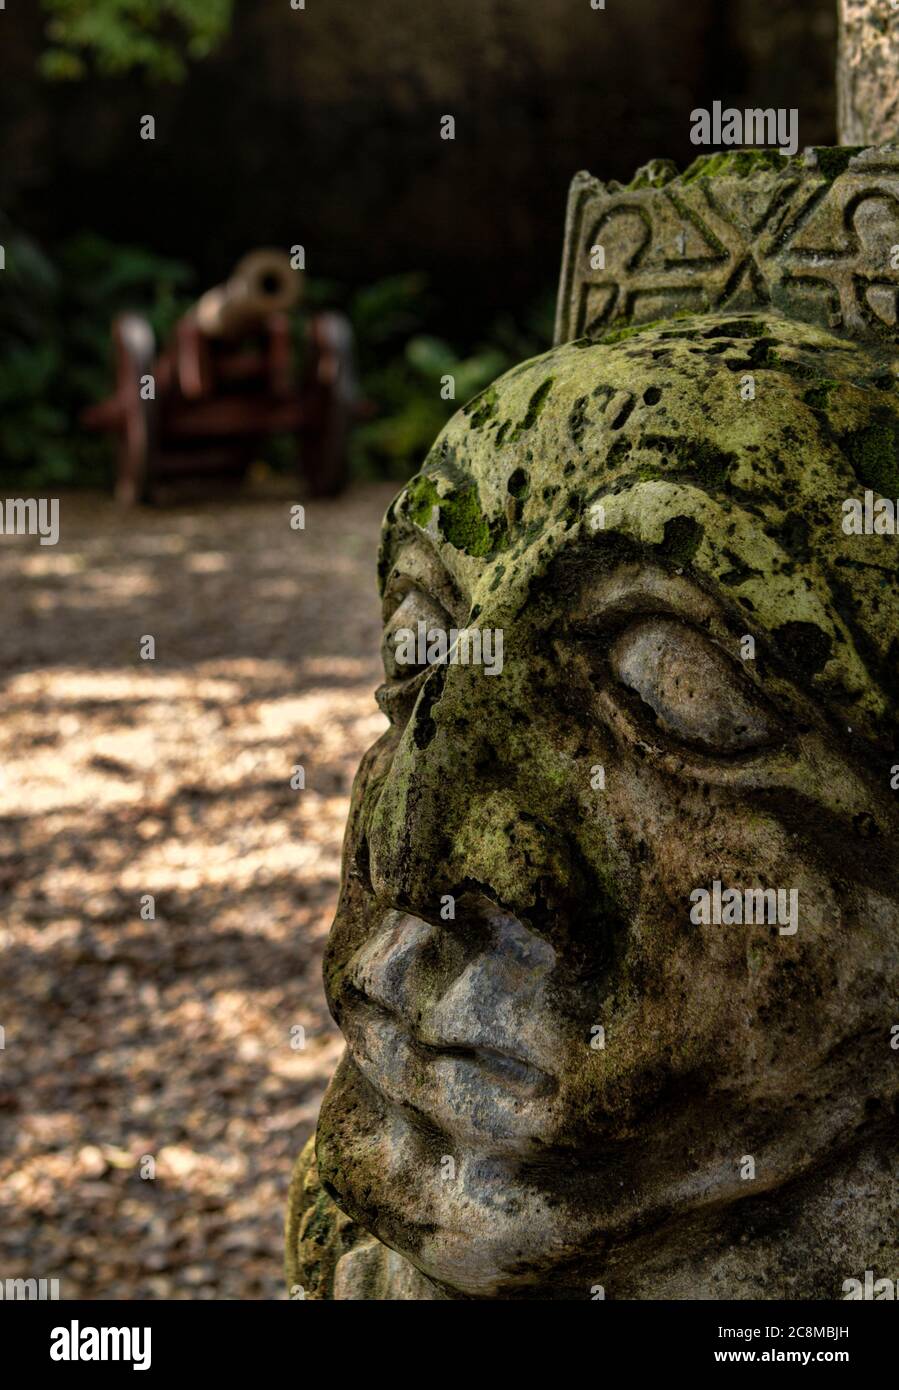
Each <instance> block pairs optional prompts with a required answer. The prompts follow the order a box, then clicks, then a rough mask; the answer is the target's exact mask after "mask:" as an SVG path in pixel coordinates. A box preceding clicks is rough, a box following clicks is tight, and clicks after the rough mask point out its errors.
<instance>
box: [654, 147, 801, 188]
mask: <svg viewBox="0 0 899 1390" xmlns="http://www.w3.org/2000/svg"><path fill="white" fill-rule="evenodd" d="M788 163H789V159H788V158H787V157H786V155H782V154H780V153H779V152H778V151H777V150H757V149H752V150H728V151H724V150H722V151H720V152H719V153H717V154H701V155H700V156H699V158H698V159H694V161H693V163H692V164H691V165H690V167H689V168H688V169H685V170H684V172H683V174H681V177H680V182H681V183H694V182H695V181H696V180H697V179H710V178H725V177H731V178H733V177H736V178H746V177H748V176H749V175H750V174H754V173H757V172H758V170H760V169H774V170H777V169H783V168H784V166H785V165H786V164H788Z"/></svg>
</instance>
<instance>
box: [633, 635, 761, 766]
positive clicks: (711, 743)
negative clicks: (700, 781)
mask: <svg viewBox="0 0 899 1390" xmlns="http://www.w3.org/2000/svg"><path fill="white" fill-rule="evenodd" d="M610 657H611V663H612V669H613V671H614V673H615V675H616V676H617V678H618V680H619V681H621V683H622V684H623V685H625V686H627V687H628V689H629V690H632V691H634V692H636V694H637V695H639V697H640V699H641V700H642V702H643V704H644V705H645V706H647V707H648V710H649V711H651V717H652V718H653V720H654V723H655V725H656V726H657V727H658V728H659V729H661V730H662V731H663V732H664V733H666V734H668V735H670V736H672V737H674V738H676V739H679V740H681V741H683V742H684V743H688V744H692V745H694V746H698V747H700V748H702V749H705V750H708V751H714V752H719V753H744V752H747V751H748V750H749V749H753V748H759V747H761V746H762V745H764V744H767V743H771V742H772V741H773V740H775V739H776V738H777V737H778V734H779V732H780V727H779V724H778V721H777V719H776V717H775V715H774V714H773V712H772V711H771V710H770V709H768V708H767V706H766V704H765V703H764V702H763V700H762V698H761V697H760V696H759V695H758V694H757V692H756V691H755V690H753V689H752V687H751V686H750V684H749V681H748V680H747V679H746V677H745V676H744V675H743V673H742V672H741V671H740V670H739V668H738V667H737V666H736V665H735V664H734V662H733V661H731V660H730V658H729V657H727V656H726V655H725V654H724V652H722V651H721V650H720V648H718V647H716V646H715V645H714V644H713V643H712V642H710V641H709V639H708V638H706V637H704V636H703V635H702V633H700V632H698V631H697V630H696V629H695V628H693V627H690V626H688V625H687V624H685V623H681V622H678V621H677V619H675V618H668V617H651V618H642V619H640V620H639V621H637V622H635V623H632V624H631V626H630V627H628V628H626V629H625V631H624V632H622V633H621V634H620V635H619V636H618V637H617V638H616V640H615V641H614V643H613V644H612V648H611V653H610Z"/></svg>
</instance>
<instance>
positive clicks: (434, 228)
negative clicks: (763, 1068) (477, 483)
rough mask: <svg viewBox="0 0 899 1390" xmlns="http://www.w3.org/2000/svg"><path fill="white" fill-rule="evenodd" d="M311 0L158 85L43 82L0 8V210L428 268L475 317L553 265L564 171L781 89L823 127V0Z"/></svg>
mask: <svg viewBox="0 0 899 1390" xmlns="http://www.w3.org/2000/svg"><path fill="white" fill-rule="evenodd" d="M307 4H308V8H307V9H306V10H305V11H293V10H291V8H290V6H289V5H288V3H287V0H252V3H250V0H238V3H237V21H236V24H235V28H234V32H233V34H232V36H231V38H230V40H229V41H228V43H227V45H226V46H225V47H224V48H223V49H222V50H221V51H220V52H219V53H218V54H217V55H216V56H215V57H214V58H212V59H209V60H207V61H205V62H204V63H202V64H198V65H196V66H195V67H194V68H193V69H192V71H191V75H190V78H189V80H188V81H187V82H186V83H185V84H184V85H183V86H182V87H168V88H166V87H162V88H153V89H148V88H146V87H145V86H144V85H143V84H142V83H141V82H140V81H139V80H137V79H135V78H129V79H127V80H116V81H109V80H106V81H98V80H90V81H88V82H87V83H84V84H81V85H73V86H62V87H48V86H47V84H46V83H43V82H42V81H41V80H40V79H38V78H37V77H36V76H35V74H34V63H35V57H36V54H37V52H38V51H39V46H40V24H41V21H40V16H39V14H38V13H37V7H36V5H34V4H31V5H29V6H28V10H27V12H25V9H24V7H21V8H20V7H19V6H18V5H17V4H13V5H11V6H10V7H9V8H8V9H7V11H6V15H5V17H4V19H3V44H2V48H0V125H2V130H3V132H4V134H3V145H4V160H3V167H2V174H0V200H2V205H3V206H4V207H5V208H6V209H7V210H9V211H11V212H12V213H13V214H14V215H15V216H17V217H18V218H19V219H20V220H21V221H22V222H23V223H25V225H27V226H28V227H29V228H30V229H31V230H33V231H35V232H37V233H38V234H39V235H41V236H42V237H44V238H45V239H46V240H48V241H50V242H51V243H52V241H53V240H55V239H57V238H62V237H64V236H66V235H68V234H70V233H71V232H73V231H77V230H79V229H83V228H85V227H90V228H91V229H93V230H97V231H101V232H103V233H104V234H105V235H108V236H111V237H113V238H117V239H131V240H136V241H140V242H143V243H146V244H150V245H152V246H154V247H155V248H156V249H158V250H161V251H168V252H173V253H176V254H178V255H180V256H183V257H185V258H187V259H189V260H190V261H192V262H193V263H195V264H196V265H197V267H198V269H199V271H200V274H201V275H202V276H203V277H204V278H210V277H213V276H218V275H219V274H221V273H223V272H225V271H227V269H228V268H229V267H230V265H231V263H232V262H233V261H234V259H235V257H236V256H237V255H238V254H240V253H241V252H242V251H243V250H244V249H245V248H246V247H247V246H249V245H253V244H258V243H261V242H275V243H287V244H290V243H293V242H302V243H303V244H304V245H305V246H306V248H307V258H308V259H307V265H308V268H309V270H310V272H311V273H318V274H323V275H327V276H332V277H336V278H339V279H341V280H346V281H351V282H357V283H359V282H364V281H368V280H371V279H374V278H376V277H378V276H380V275H384V274H389V273H391V272H393V271H397V270H406V269H425V270H428V271H430V272H431V274H432V275H433V277H434V280H435V282H436V283H437V285H438V288H439V287H441V286H442V287H444V288H445V289H446V290H447V293H448V294H449V295H453V294H456V293H457V292H458V291H460V290H462V289H464V290H465V291H466V294H465V303H466V304H467V306H468V308H469V310H470V312H472V313H473V314H475V315H479V314H481V313H484V312H486V311H488V310H489V309H490V308H491V307H496V306H498V305H510V304H514V303H516V302H518V301H519V300H521V299H523V298H525V297H528V296H531V297H532V295H533V292H534V291H535V290H536V289H538V288H541V287H544V286H546V285H547V284H551V283H552V282H553V280H554V278H555V276H556V274H557V271H558V262H559V256H560V252H561V238H562V218H563V208H564V200H565V192H566V188H567V185H568V182H569V180H570V178H571V175H572V174H573V173H574V172H575V171H576V170H577V169H581V168H588V169H589V170H590V171H591V172H592V173H595V174H597V175H598V176H600V177H622V178H625V177H627V176H628V175H629V174H630V172H631V171H632V170H633V169H634V168H635V167H636V166H637V165H639V164H640V163H642V162H644V161H645V160H646V159H648V158H650V157H652V156H655V155H657V156H669V157H672V158H674V159H675V160H677V161H678V162H679V163H681V164H683V163H685V162H687V161H689V160H690V159H691V158H692V157H693V155H694V154H695V153H696V151H695V150H694V149H693V147H692V146H691V145H690V143H689V128H690V123H689V113H690V110H691V109H692V107H693V106H695V105H703V106H706V105H709V104H710V103H711V102H712V101H713V100H715V99H716V98H720V99H722V100H725V101H732V102H734V103H735V104H739V105H746V104H751V105H784V106H797V107H798V108H799V111H800V122H801V124H800V132H801V141H802V143H803V144H806V143H819V142H824V141H829V140H831V139H833V130H834V83H833V67H834V61H835V17H834V13H833V10H834V6H833V4H832V0H802V3H796V0H726V3H725V2H724V0H691V3H685V2H684V0H607V8H606V10H605V11H594V10H592V9H591V8H590V4H589V0H374V3H365V4H362V3H360V0H327V3H324V0H307ZM144 112H153V113H154V114H155V115H156V117H157V128H158V135H157V140H156V142H155V144H149V143H146V142H142V141H141V140H140V139H139V138H138V124H139V117H140V115H141V114H142V113H144ZM445 113H450V114H452V115H453V116H455V118H456V140H455V142H452V143H451V142H445V141H442V140H441V139H440V138H439V122H440V117H441V116H442V115H443V114H445Z"/></svg>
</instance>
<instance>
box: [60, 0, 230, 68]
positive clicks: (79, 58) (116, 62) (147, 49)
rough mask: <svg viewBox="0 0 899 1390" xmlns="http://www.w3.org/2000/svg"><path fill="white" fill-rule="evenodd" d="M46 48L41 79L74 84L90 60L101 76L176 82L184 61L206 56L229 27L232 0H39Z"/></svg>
mask: <svg viewBox="0 0 899 1390" xmlns="http://www.w3.org/2000/svg"><path fill="white" fill-rule="evenodd" d="M41 4H42V5H43V8H44V10H45V11H46V13H47V16H48V20H47V26H46V32H47V38H48V39H49V41H50V47H49V48H48V49H47V50H46V52H45V53H44V54H43V55H42V57H41V60H40V69H41V72H42V73H43V75H44V76H45V77H47V78H50V79H51V80H55V81H73V80H74V81H77V80H78V79H79V78H82V77H85V76H86V75H87V73H88V72H89V71H90V66H91V62H92V63H93V65H94V68H95V69H96V71H97V72H99V73H100V74H101V75H103V76H113V77H114V76H121V75H122V74H123V73H127V72H133V71H142V72H144V73H145V74H146V75H147V76H148V77H149V78H151V79H153V80H156V81H161V82H180V81H182V80H183V78H184V77H185V75H186V72H187V60H190V59H199V58H205V57H206V55H207V54H209V53H211V52H212V51H213V50H214V49H215V48H216V47H217V46H218V44H219V43H220V42H221V41H222V39H223V38H224V37H225V35H226V34H227V33H228V30H229V28H230V25H231V15H232V9H233V0H41Z"/></svg>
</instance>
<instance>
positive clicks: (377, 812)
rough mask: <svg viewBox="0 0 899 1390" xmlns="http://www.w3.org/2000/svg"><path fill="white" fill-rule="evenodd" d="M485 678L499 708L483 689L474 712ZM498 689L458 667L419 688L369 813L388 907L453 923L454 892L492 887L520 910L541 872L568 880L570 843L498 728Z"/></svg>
mask: <svg viewBox="0 0 899 1390" xmlns="http://www.w3.org/2000/svg"><path fill="white" fill-rule="evenodd" d="M485 679H486V680H488V684H489V685H493V690H492V691H490V695H491V696H492V697H493V698H494V700H495V708H494V710H493V711H492V714H491V712H490V711H489V710H485V707H484V703H483V702H484V699H485V698H486V697H485V696H484V694H483V693H481V692H480V691H479V692H478V695H479V703H477V704H476V710H477V713H476V717H469V715H470V711H471V705H472V703H473V701H472V699H471V685H470V684H469V683H470V682H472V681H475V680H480V681H484V680H485ZM431 681H433V682H434V684H433V686H431ZM429 687H430V689H429ZM497 687H498V682H497V683H496V684H495V685H494V684H493V683H492V682H490V681H489V678H485V676H484V675H483V673H474V672H472V671H470V670H469V671H464V670H461V669H458V668H455V669H451V670H450V671H449V672H446V671H442V672H441V671H439V670H438V671H435V673H434V675H433V676H432V677H431V679H430V680H429V681H428V682H426V683H425V686H424V688H423V689H422V691H421V692H420V694H419V699H418V703H417V704H416V707H415V710H414V711H413V714H412V717H411V719H410V721H409V723H408V725H407V727H406V730H405V732H404V734H403V737H402V739H401V740H400V743H399V745H398V747H397V749H396V752H395V754H394V757H393V761H392V764H391V766H390V769H389V771H388V772H387V774H386V776H385V778H384V781H383V782H382V784H381V786H380V789H379V792H378V794H377V801H376V803H375V805H374V807H373V809H372V810H371V812H370V813H369V815H368V816H367V818H366V819H367V824H366V827H365V830H366V837H367V851H368V870H369V876H370V880H371V885H372V888H373V890H374V893H375V895H376V897H377V898H378V899H379V900H380V901H381V902H382V903H384V904H385V905H386V906H391V907H396V908H399V909H403V910H406V911H410V912H413V913H415V914H417V915H418V916H420V917H423V918H426V919H428V920H430V921H432V922H435V923H437V924H438V925H443V924H444V923H446V925H447V926H451V925H452V922H453V920H454V918H453V909H454V897H456V896H459V895H461V894H463V893H465V892H471V891H474V892H478V891H484V890H486V892H487V895H488V896H489V897H490V898H491V899H492V900H493V901H494V902H497V903H502V904H504V905H505V907H506V908H507V909H508V910H509V911H510V912H514V913H516V914H517V915H519V916H521V915H522V914H523V913H528V911H529V909H531V908H532V907H533V905H534V902H535V899H536V897H537V896H538V889H539V884H540V880H541V876H543V875H547V876H549V877H551V878H556V879H558V878H559V877H561V878H567V874H566V872H565V871H564V867H563V866H562V864H561V862H560V853H561V855H562V858H563V859H564V858H565V854H564V851H560V847H559V845H558V843H556V842H555V840H556V837H553V836H552V834H551V831H550V830H549V828H548V826H547V825H546V824H545V823H543V821H542V820H541V818H540V817H539V816H537V815H535V814H534V813H533V810H532V809H531V807H530V805H529V797H530V796H532V795H533V793H534V792H535V790H536V788H535V785H534V779H528V777H527V770H526V769H525V770H524V771H523V770H522V768H521V767H520V765H519V763H520V760H518V761H516V760H515V759H514V758H512V757H511V756H509V755H507V754H506V753H505V752H504V750H503V745H502V739H501V737H499V736H498V735H497V729H498V728H499V727H501V726H502V723H503V715H504V714H505V713H507V711H505V710H504V708H503V705H502V697H503V692H502V691H501V690H500V689H498V688H497ZM493 691H496V694H495V696H493ZM494 740H495V742H494Z"/></svg>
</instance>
